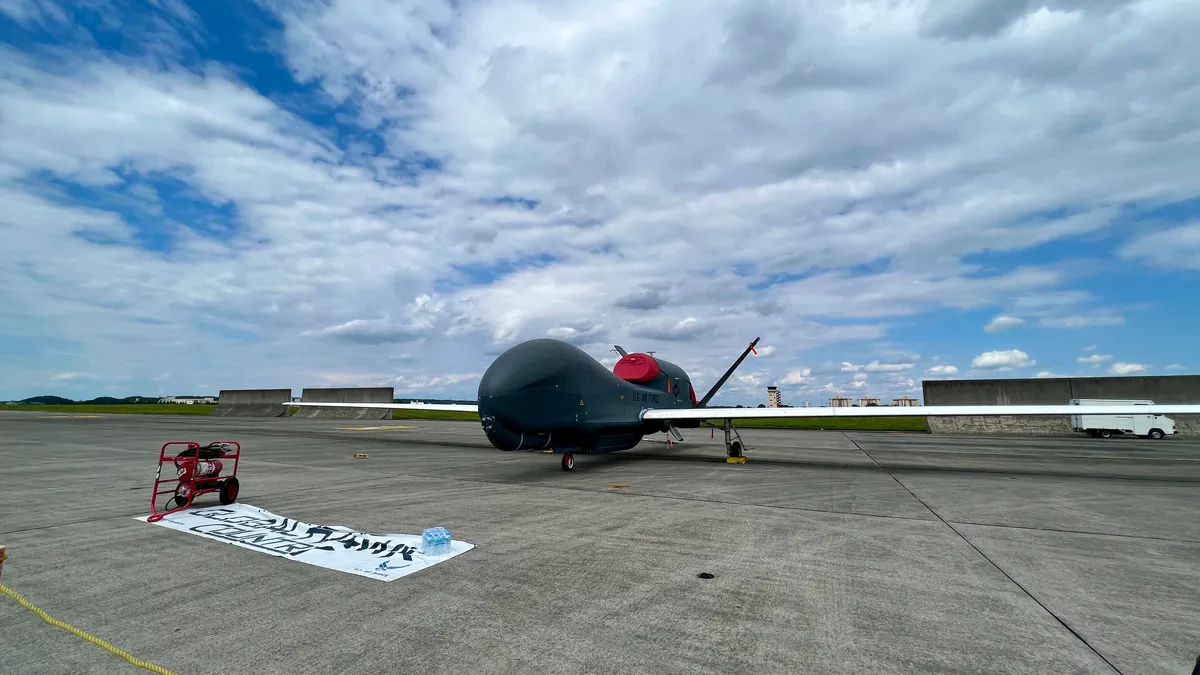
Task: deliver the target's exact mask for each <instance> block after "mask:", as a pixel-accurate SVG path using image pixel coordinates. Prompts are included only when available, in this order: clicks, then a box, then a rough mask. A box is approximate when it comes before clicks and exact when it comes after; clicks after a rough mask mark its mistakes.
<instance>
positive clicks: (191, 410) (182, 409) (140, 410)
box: [0, 403, 217, 415]
mask: <svg viewBox="0 0 1200 675" xmlns="http://www.w3.org/2000/svg"><path fill="white" fill-rule="evenodd" d="M216 407H217V406H215V405H203V404H199V403H196V404H192V405H186V404H180V403H129V404H120V403H115V404H113V405H103V404H101V405H86V404H79V405H0V410H13V411H18V412H48V413H87V414H89V415H95V414H98V413H104V414H108V415H211V414H212V411H213V410H215V409H216Z"/></svg>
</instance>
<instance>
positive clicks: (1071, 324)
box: [1038, 312, 1125, 328]
mask: <svg viewBox="0 0 1200 675" xmlns="http://www.w3.org/2000/svg"><path fill="white" fill-rule="evenodd" d="M1123 323H1125V317H1123V316H1118V315H1114V314H1110V313H1105V312H1100V313H1092V314H1088V315H1086V316H1085V315H1080V314H1072V315H1071V316H1062V317H1055V318H1045V319H1041V320H1040V321H1038V325H1039V326H1044V327H1046V328H1087V327H1088V326H1120V325H1121V324H1123Z"/></svg>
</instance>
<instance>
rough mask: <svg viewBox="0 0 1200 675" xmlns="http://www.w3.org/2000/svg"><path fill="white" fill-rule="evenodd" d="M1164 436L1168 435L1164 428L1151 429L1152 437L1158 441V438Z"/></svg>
mask: <svg viewBox="0 0 1200 675" xmlns="http://www.w3.org/2000/svg"><path fill="white" fill-rule="evenodd" d="M1163 436H1166V434H1164V433H1163V430H1162V429H1151V430H1150V438H1153V439H1154V440H1156V441H1157V440H1158V439H1160V438H1162V437H1163Z"/></svg>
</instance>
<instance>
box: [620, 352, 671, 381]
mask: <svg viewBox="0 0 1200 675" xmlns="http://www.w3.org/2000/svg"><path fill="white" fill-rule="evenodd" d="M661 371H662V369H661V368H659V366H658V361H655V360H654V357H652V356H650V355H649V354H629V355H627V356H623V357H621V360H620V361H617V365H615V366H613V374H614V375H616V376H617V377H619V378H621V379H622V380H625V381H626V382H636V383H638V384H644V383H646V382H649V381H650V380H653V379H654V378H656V377H658V374H659V372H661Z"/></svg>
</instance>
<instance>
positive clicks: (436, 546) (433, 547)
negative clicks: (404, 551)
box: [421, 527, 450, 555]
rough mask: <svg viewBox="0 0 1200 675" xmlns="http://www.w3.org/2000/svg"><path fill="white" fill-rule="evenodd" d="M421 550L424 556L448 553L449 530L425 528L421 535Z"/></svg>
mask: <svg viewBox="0 0 1200 675" xmlns="http://www.w3.org/2000/svg"><path fill="white" fill-rule="evenodd" d="M421 549H422V552H423V553H424V554H425V555H446V554H447V553H449V552H450V530H447V529H446V528H444V527H427V528H425V531H424V532H422V533H421Z"/></svg>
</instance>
